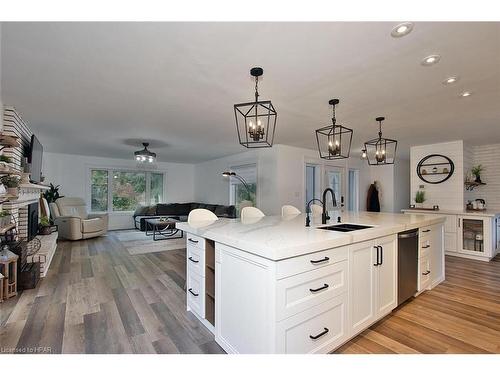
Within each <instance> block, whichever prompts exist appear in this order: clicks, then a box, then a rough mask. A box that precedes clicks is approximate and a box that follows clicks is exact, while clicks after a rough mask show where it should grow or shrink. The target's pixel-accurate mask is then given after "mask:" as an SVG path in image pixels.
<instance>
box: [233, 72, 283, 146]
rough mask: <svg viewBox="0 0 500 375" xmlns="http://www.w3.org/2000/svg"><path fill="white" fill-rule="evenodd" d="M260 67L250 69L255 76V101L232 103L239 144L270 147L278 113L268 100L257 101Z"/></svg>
mask: <svg viewBox="0 0 500 375" xmlns="http://www.w3.org/2000/svg"><path fill="white" fill-rule="evenodd" d="M263 73H264V70H263V69H262V68H258V67H257V68H252V69H250V75H251V76H252V77H255V101H253V102H249V103H240V104H235V105H234V115H235V119H236V130H237V131H238V140H239V142H240V144H241V145H242V146H244V147H247V148H262V147H272V146H273V142H274V132H275V129H276V120H277V117H278V114H277V113H276V110H275V109H274V107H273V104H272V103H271V101H270V100H263V101H259V91H258V84H259V77H260V76H262V75H263Z"/></svg>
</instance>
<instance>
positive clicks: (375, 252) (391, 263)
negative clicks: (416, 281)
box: [349, 235, 398, 335]
mask: <svg viewBox="0 0 500 375" xmlns="http://www.w3.org/2000/svg"><path fill="white" fill-rule="evenodd" d="M349 266H350V267H349V270H350V288H349V290H350V303H349V305H350V324H351V332H350V334H351V335H353V334H356V333H358V332H360V331H362V330H363V329H365V328H367V327H369V326H370V325H371V324H372V323H373V322H374V321H376V320H378V319H379V318H381V317H382V316H384V315H386V314H387V313H389V312H390V311H391V310H393V309H394V308H395V307H396V306H397V268H398V267H397V236H396V235H393V236H387V237H383V238H379V239H376V240H373V241H366V242H361V243H359V244H354V245H351V247H350V260H349Z"/></svg>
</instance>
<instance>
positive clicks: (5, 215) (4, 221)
mask: <svg viewBox="0 0 500 375" xmlns="http://www.w3.org/2000/svg"><path fill="white" fill-rule="evenodd" d="M9 224H10V212H8V211H5V210H1V211H0V227H2V228H3V227H6V226H7V225H9Z"/></svg>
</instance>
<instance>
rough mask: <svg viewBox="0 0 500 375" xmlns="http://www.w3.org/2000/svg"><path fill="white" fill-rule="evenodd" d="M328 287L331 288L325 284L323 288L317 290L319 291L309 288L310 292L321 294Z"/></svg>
mask: <svg viewBox="0 0 500 375" xmlns="http://www.w3.org/2000/svg"><path fill="white" fill-rule="evenodd" d="M328 287H329V285H328V284H324V285H323V286H322V287H320V288H317V289H311V288H309V290H310V291H311V293H316V292H319V291H320V290H323V289H326V288H328Z"/></svg>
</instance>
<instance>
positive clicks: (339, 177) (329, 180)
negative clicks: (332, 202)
mask: <svg viewBox="0 0 500 375" xmlns="http://www.w3.org/2000/svg"><path fill="white" fill-rule="evenodd" d="M344 173H345V172H344V168H341V167H333V166H329V165H327V166H325V188H331V189H332V190H333V192H334V193H335V199H336V200H337V207H338V208H341V207H344V203H345V188H344V185H345V177H344Z"/></svg>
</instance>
